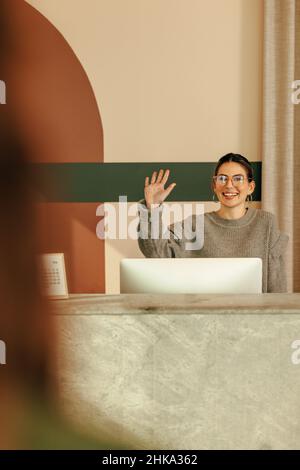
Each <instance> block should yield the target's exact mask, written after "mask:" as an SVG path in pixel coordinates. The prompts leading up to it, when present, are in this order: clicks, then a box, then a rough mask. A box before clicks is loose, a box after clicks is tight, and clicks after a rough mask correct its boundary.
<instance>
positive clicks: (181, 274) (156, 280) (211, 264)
mask: <svg viewBox="0 0 300 470" xmlns="http://www.w3.org/2000/svg"><path fill="white" fill-rule="evenodd" d="M120 292H121V294H122V293H124V294H125V293H149V294H150V293H151V294H156V293H157V294H260V293H261V292H262V260H261V258H137V259H132V258H131V259H123V260H122V261H121V263H120Z"/></svg>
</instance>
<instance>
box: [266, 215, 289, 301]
mask: <svg viewBox="0 0 300 470" xmlns="http://www.w3.org/2000/svg"><path fill="white" fill-rule="evenodd" d="M271 220H272V222H271V231H270V243H269V255H268V288H267V292H287V279H286V264H285V251H286V248H287V245H288V241H289V236H288V235H287V234H285V233H282V232H280V231H279V230H278V228H277V222H276V218H275V216H274V215H273V214H272V219H271Z"/></svg>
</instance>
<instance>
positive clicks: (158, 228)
mask: <svg viewBox="0 0 300 470" xmlns="http://www.w3.org/2000/svg"><path fill="white" fill-rule="evenodd" d="M138 204H139V215H140V218H139V224H138V227H137V230H138V245H139V248H140V250H141V252H142V253H143V254H144V256H145V257H146V258H183V257H192V256H193V249H194V247H193V246H192V245H193V244H194V245H195V247H196V248H197V247H198V246H200V248H202V246H203V243H202V246H201V240H200V241H199V239H197V237H196V236H195V237H194V238H192V236H193V234H192V233H191V234H190V233H189V232H188V230H185V229H184V223H186V222H187V219H186V220H184V221H180V222H176V223H174V224H170V225H168V226H167V225H165V224H164V223H163V210H164V205H163V204H160V205H159V206H158V207H156V208H154V209H151V210H150V209H148V208H147V206H146V204H145V199H141V200H140V201H139V202H138ZM186 226H187V227H188V229H190V230H193V226H192V218H189V223H187V224H186ZM198 238H200V237H198ZM189 243H190V245H189ZM190 246H192V248H189V247H190ZM196 248H195V249H196Z"/></svg>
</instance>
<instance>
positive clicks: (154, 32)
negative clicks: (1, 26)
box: [29, 0, 263, 162]
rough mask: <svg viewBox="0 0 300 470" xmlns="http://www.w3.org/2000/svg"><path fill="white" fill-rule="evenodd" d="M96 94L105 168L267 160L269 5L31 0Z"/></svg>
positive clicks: (201, 0)
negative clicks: (225, 157) (264, 103)
mask: <svg viewBox="0 0 300 470" xmlns="http://www.w3.org/2000/svg"><path fill="white" fill-rule="evenodd" d="M29 3H30V4H31V5H33V6H35V7H36V8H37V9H38V10H39V11H40V12H42V13H43V14H44V15H45V16H46V17H47V18H48V19H49V20H50V21H51V22H52V23H53V24H54V25H55V26H56V27H57V28H58V29H59V31H60V32H61V33H62V34H63V35H64V37H65V38H66V39H67V41H68V42H69V43H70V45H71V47H72V48H73V49H74V51H75V53H76V54H77V56H78V58H79V59H80V61H81V63H82V64H83V66H84V68H85V70H86V72H87V74H88V76H89V78H90V80H91V83H92V86H93V88H94V91H95V94H96V97H97V101H98V104H99V107H100V111H101V116H102V120H103V128H104V144H105V147H104V156H105V161H109V162H119V161H141V160H145V161H161V160H165V161H183V160H186V161H199V160H200V161H201V160H203V161H215V160H216V159H217V157H218V156H220V155H222V154H223V153H224V152H226V151H235V152H241V153H243V154H245V155H247V156H248V157H249V158H250V159H251V160H260V157H261V73H262V19H263V18H262V16H263V2H262V0H188V1H186V0H43V1H41V0H30V1H29Z"/></svg>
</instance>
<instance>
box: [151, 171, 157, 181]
mask: <svg viewBox="0 0 300 470" xmlns="http://www.w3.org/2000/svg"><path fill="white" fill-rule="evenodd" d="M156 175H157V171H153V173H152V176H151V184H153V183H155V182H156Z"/></svg>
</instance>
